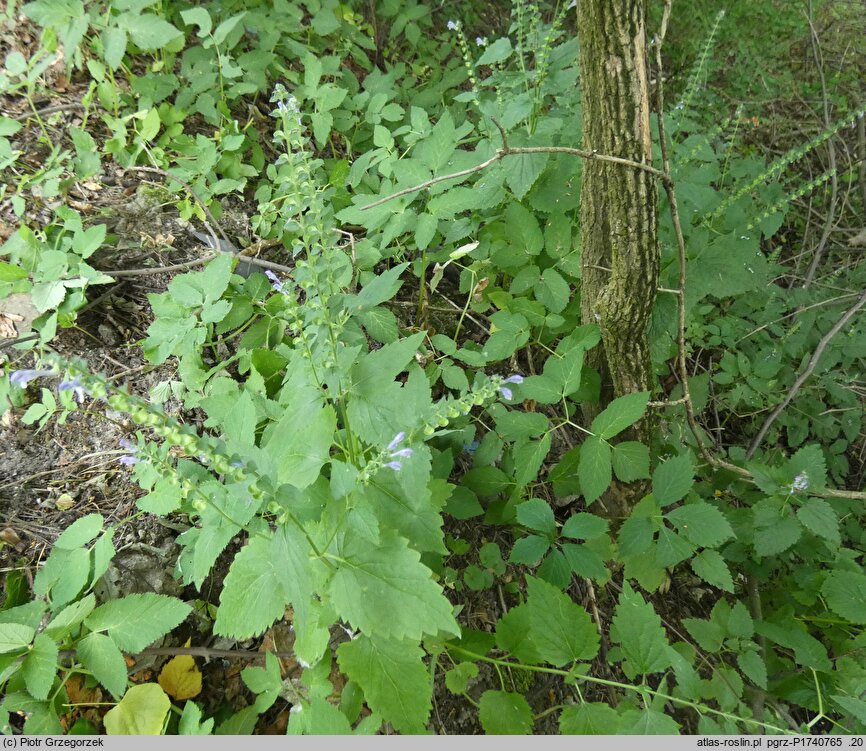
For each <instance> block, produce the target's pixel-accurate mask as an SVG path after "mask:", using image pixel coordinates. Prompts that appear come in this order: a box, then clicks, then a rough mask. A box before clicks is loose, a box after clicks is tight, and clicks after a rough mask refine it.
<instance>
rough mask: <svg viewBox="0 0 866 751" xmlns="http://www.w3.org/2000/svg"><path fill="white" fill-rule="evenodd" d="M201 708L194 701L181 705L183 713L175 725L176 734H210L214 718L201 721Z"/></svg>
mask: <svg viewBox="0 0 866 751" xmlns="http://www.w3.org/2000/svg"><path fill="white" fill-rule="evenodd" d="M201 717H202V715H201V709H199V706H198V704H196V703H195V702H194V701H187V702H186V703H185V704H184V705H183V714H182V715H181V716H180V722H179V723H178V726H177V732H178V735H210V734H211V733H212V732H213V725H214V720H213V718H212V717H211V718H210V719H207V720H205V721H204V722H202V721H201Z"/></svg>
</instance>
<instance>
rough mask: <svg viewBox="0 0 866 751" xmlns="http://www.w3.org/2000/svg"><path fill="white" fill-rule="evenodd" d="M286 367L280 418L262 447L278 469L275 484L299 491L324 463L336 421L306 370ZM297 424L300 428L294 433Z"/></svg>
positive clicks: (271, 427)
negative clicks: (288, 486) (287, 376)
mask: <svg viewBox="0 0 866 751" xmlns="http://www.w3.org/2000/svg"><path fill="white" fill-rule="evenodd" d="M383 349H387V347H383ZM380 351H381V350H380ZM292 365H295V366H296V367H292ZM289 368H290V373H291V375H290V376H289V379H288V381H287V382H286V383H285V384H284V385H283V388H282V391H281V396H282V395H285V398H284V399H281V402H283V404H282V406H283V411H282V417H280V419H279V420H277V421H276V422H274V423H271V425H270V426H269V427H268V428H267V429H266V430H265V434H264V436H263V437H262V448H263V449H264V450H265V452H266V453H267V454H268V455H270V456H271V458H272V459H273V460H274V463H275V465H276V466H277V468H278V472H277V476H276V477H275V478H274V481H275V483H276V484H277V485H281V484H283V483H288V484H289V485H292V486H294V487H295V488H298V489H299V490H303V489H304V488H306V487H308V486H310V485H312V484H313V482H315V480H316V478H317V477H318V476H319V473H320V470H321V469H322V466H323V465H324V464H325V462H326V461H327V460H328V456H329V453H330V450H331V444H332V442H333V439H334V431H335V430H336V425H337V418H336V415H335V414H334V409H333V407H331V406H330V405H325V404H324V402H323V398H322V394H321V390H320V389H319V388H318V387H317V386H316V385H314V384H313V383H311V382H310V377H311V376H310V374H309V370H308V368H305V367H302V366H301V365H300V362H299V361H297V360H293V361H292V363H290V365H289ZM299 425H303V426H304V429H303V430H298V426H299Z"/></svg>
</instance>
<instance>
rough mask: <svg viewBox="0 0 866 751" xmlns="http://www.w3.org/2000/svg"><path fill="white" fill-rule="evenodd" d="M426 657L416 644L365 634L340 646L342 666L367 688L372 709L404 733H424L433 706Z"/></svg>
mask: <svg viewBox="0 0 866 751" xmlns="http://www.w3.org/2000/svg"><path fill="white" fill-rule="evenodd" d="M423 658H424V651H423V650H422V649H421V648H420V647H419V646H418V645H417V644H414V643H411V642H400V641H396V640H392V639H386V638H382V637H379V636H376V637H372V636H366V635H364V634H361V635H360V636H358V637H356V638H355V639H352V640H351V641H348V642H344V643H343V644H341V645H340V647H339V648H338V649H337V660H338V662H339V663H340V668H341V669H342V670H343V672H344V673H345V674H346V675H347V676H349V678H351V679H352V680H353V681H356V682H357V683H358V685H360V686H361V688H362V689H363V690H364V696H365V698H366V699H367V704H368V705H369V707H370V709H372V710H373V711H374V712H378V713H379V714H381V715H382V717H384V718H385V720H387V721H388V722H390V723H391V724H392V725H393V726H394V729H395V730H398V731H399V732H401V733H421V732H424V728H425V725H426V724H427V718H428V716H429V715H430V710H431V709H432V706H433V704H432V685H431V683H430V676H429V674H428V672H427V668H426V666H425V665H424V661H423Z"/></svg>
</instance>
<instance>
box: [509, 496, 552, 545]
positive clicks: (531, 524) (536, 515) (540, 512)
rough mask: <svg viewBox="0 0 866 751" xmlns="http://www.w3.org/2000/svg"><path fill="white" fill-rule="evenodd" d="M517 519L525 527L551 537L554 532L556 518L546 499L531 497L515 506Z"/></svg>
mask: <svg viewBox="0 0 866 751" xmlns="http://www.w3.org/2000/svg"><path fill="white" fill-rule="evenodd" d="M516 513H517V521H518V522H519V523H520V524H522V525H523V526H524V527H526V528H527V529H533V530H535V531H536V532H541V533H542V534H544V535H548V536H549V537H553V536H554V535H555V534H556V519H554V517H553V510H552V509H551V508H550V504H548V503H547V501H543V500H541V499H540V498H532V499H530V500H528V501H526V502H525V503H521V504H520V505H519V506H518V507H517V512H516Z"/></svg>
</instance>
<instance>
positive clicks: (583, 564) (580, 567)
mask: <svg viewBox="0 0 866 751" xmlns="http://www.w3.org/2000/svg"><path fill="white" fill-rule="evenodd" d="M562 554H563V555H564V556H565V560H566V561H567V562H568V565H569V567H570V568H571V570H572V571H573V572H574V573H575V574H577V575H578V576H583V577H586V578H587V579H594V580H595V581H597V582H604V581H607V579H608V578H609V576H610V575H609V572H608V570H607V567H606V566H605V565H604V560H603V559H602V557H601V556H600V555H599V554H598V553H596V552H595V551H594V550H591V549H590V548H589V547H587V546H586V545H572V544H570V543H569V544H567V545H563V546H562Z"/></svg>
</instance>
